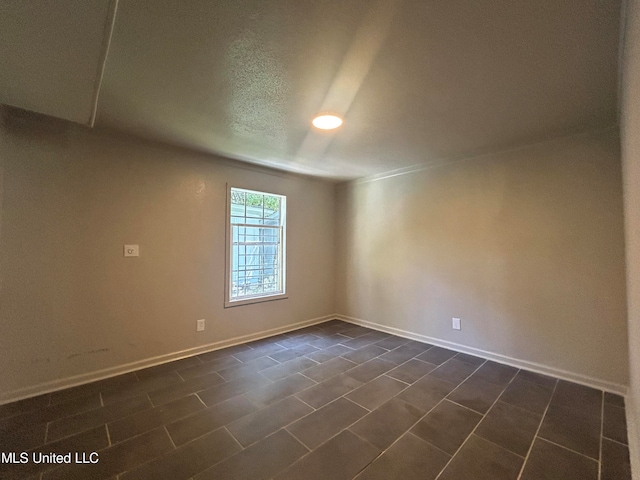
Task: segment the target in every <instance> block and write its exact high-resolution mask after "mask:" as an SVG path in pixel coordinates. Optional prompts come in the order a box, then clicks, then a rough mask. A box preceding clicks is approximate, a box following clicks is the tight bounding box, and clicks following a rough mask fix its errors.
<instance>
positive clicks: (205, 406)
mask: <svg viewBox="0 0 640 480" xmlns="http://www.w3.org/2000/svg"><path fill="white" fill-rule="evenodd" d="M198 393H200V392H198ZM198 393H194V395H195V396H196V398H197V399H198V400H200V403H201V404H202V405H204V408H209V407H207V404H206V403H204V402H203V401H202V399H201V398H200V395H198ZM194 413H196V412H194Z"/></svg>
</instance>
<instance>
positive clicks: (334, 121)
mask: <svg viewBox="0 0 640 480" xmlns="http://www.w3.org/2000/svg"><path fill="white" fill-rule="evenodd" d="M311 123H313V126H314V127H316V128H319V129H321V130H333V129H334V128H338V127H339V126H340V125H342V119H341V118H340V117H338V116H337V115H330V114H322V115H316V116H315V117H313V120H312V121H311Z"/></svg>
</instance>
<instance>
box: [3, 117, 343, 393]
mask: <svg viewBox="0 0 640 480" xmlns="http://www.w3.org/2000/svg"><path fill="white" fill-rule="evenodd" d="M43 118H44V117H38V118H35V117H32V116H31V115H25V114H22V115H21V116H20V118H13V117H12V118H9V120H8V122H7V125H6V127H5V133H6V139H5V140H6V145H5V149H6V151H5V152H4V153H3V155H2V159H3V160H2V161H3V163H4V176H3V177H4V193H3V195H2V197H0V198H1V200H2V210H1V216H0V218H1V219H2V222H1V224H0V233H1V237H0V242H1V244H0V247H1V248H0V281H1V282H2V291H1V293H0V302H1V303H0V315H1V319H0V351H1V352H2V369H0V394H2V395H4V396H5V397H6V396H7V394H8V393H10V392H14V391H16V390H19V389H22V388H26V387H33V386H36V385H39V384H42V383H45V382H49V381H52V380H56V379H64V378H67V377H70V376H74V375H79V374H84V373H88V372H94V371H97V370H100V369H105V368H109V367H114V366H119V365H123V364H127V363H129V362H135V361H139V360H144V359H148V358H152V357H156V356H161V355H165V354H170V353H174V352H180V351H182V350H185V349H189V348H193V347H197V346H201V345H206V344H210V343H213V342H218V341H222V340H227V339H230V338H233V337H236V336H241V335H247V334H252V333H256V332H260V331H264V330H268V329H274V328H278V327H284V326H287V325H290V324H294V323H296V322H301V321H305V320H309V319H314V318H317V317H321V316H324V315H328V314H331V313H333V312H334V311H335V306H334V297H333V282H334V280H333V278H334V267H333V265H334V263H333V260H334V255H333V253H334V219H333V211H334V185H333V184H331V183H327V182H323V181H318V180H312V179H307V178H304V177H300V176H293V175H286V174H283V173H276V172H272V171H268V170H260V169H256V168H244V167H243V165H242V164H239V163H232V162H224V161H221V160H219V159H216V158H215V157H212V156H207V155H200V154H196V153H190V152H187V151H184V150H180V149H174V148H170V147H167V146H162V145H153V144H148V143H143V142H140V141H136V140H132V139H128V138H125V137H117V136H111V135H108V134H103V133H96V132H92V131H90V130H88V129H85V128H84V127H78V126H73V125H72V124H70V123H66V122H62V121H53V120H44V119H43ZM0 171H1V170H0ZM226 182H229V183H230V184H231V185H234V186H239V187H244V188H251V189H256V190H264V191H268V192H273V193H280V194H285V195H287V197H288V201H287V205H288V211H287V221H288V225H287V228H288V237H287V249H288V252H287V253H288V256H287V264H288V272H287V273H288V278H287V285H288V293H289V298H288V299H287V300H279V301H273V302H266V303H260V304H254V305H247V306H239V307H234V308H229V309H225V308H223V300H224V297H223V295H224V269H225V221H226V220H225V219H226V217H225V208H226V207H225V202H226ZM125 243H134V244H139V245H140V252H141V253H140V257H139V258H123V252H122V249H123V244H125ZM200 318H205V319H206V320H207V328H206V330H205V331H204V332H202V333H196V328H195V327H196V320H197V319H200Z"/></svg>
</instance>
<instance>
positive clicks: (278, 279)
mask: <svg viewBox="0 0 640 480" xmlns="http://www.w3.org/2000/svg"><path fill="white" fill-rule="evenodd" d="M284 200H285V197H282V196H279V195H271V194H262V193H260V192H251V191H247V190H241V189H235V188H232V189H231V212H230V223H231V225H230V227H231V232H230V236H231V252H230V253H231V255H230V256H231V271H230V274H231V278H230V285H229V287H230V291H229V299H230V300H232V301H233V300H241V299H244V298H252V297H260V296H268V295H277V294H281V293H284V268H283V267H284V258H283V243H284V242H283V240H284V216H285V204H284Z"/></svg>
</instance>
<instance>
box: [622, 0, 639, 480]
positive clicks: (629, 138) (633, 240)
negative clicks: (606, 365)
mask: <svg viewBox="0 0 640 480" xmlns="http://www.w3.org/2000/svg"><path fill="white" fill-rule="evenodd" d="M627 8H628V10H627V33H626V45H625V55H624V63H623V65H624V71H623V95H622V128H621V136H622V164H623V175H624V207H625V233H626V242H627V243H626V247H627V251H626V253H627V292H628V294H627V295H628V308H629V356H630V362H629V366H630V395H629V397H628V398H627V420H628V424H629V451H630V454H631V464H632V467H633V471H634V474H635V477H634V478H640V3H638V1H637V0H631V1H629V3H628V7H627Z"/></svg>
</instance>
